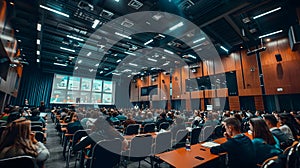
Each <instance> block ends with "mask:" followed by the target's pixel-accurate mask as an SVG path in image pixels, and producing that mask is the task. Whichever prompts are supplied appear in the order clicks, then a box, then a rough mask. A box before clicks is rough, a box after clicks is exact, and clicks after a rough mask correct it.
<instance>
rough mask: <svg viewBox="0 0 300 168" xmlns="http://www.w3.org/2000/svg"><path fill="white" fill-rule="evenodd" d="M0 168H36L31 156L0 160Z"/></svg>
mask: <svg viewBox="0 0 300 168" xmlns="http://www.w3.org/2000/svg"><path fill="white" fill-rule="evenodd" d="M0 167H1V168H17V167H22V168H37V167H38V166H37V164H36V161H35V158H33V157H31V156H16V157H11V158H5V159H0Z"/></svg>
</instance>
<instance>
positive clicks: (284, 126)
mask: <svg viewBox="0 0 300 168" xmlns="http://www.w3.org/2000/svg"><path fill="white" fill-rule="evenodd" d="M278 121H279V123H280V127H279V129H280V130H281V131H282V132H284V133H285V134H286V135H287V136H288V137H289V139H294V140H298V136H297V135H298V134H299V131H300V128H299V127H298V125H297V122H296V120H295V118H294V117H293V116H292V115H291V114H290V113H280V114H279V115H278Z"/></svg>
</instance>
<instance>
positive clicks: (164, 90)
mask: <svg viewBox="0 0 300 168" xmlns="http://www.w3.org/2000/svg"><path fill="white" fill-rule="evenodd" d="M159 76H160V82H161V85H160V93H159V95H160V99H161V100H162V98H163V97H165V99H164V100H170V75H165V74H164V73H160V74H159Z"/></svg>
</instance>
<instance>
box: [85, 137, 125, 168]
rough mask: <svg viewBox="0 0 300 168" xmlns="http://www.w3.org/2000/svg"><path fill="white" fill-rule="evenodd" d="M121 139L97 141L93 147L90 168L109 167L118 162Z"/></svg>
mask: <svg viewBox="0 0 300 168" xmlns="http://www.w3.org/2000/svg"><path fill="white" fill-rule="evenodd" d="M121 150H122V141H121V140H120V139H113V140H102V141H99V142H98V143H97V144H96V145H95V146H94V148H93V151H92V159H91V164H90V168H98V167H104V168H110V167H114V166H116V165H117V164H119V163H120V159H121Z"/></svg>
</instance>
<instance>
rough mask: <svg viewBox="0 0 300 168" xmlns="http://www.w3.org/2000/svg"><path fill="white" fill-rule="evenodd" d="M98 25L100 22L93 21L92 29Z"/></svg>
mask: <svg viewBox="0 0 300 168" xmlns="http://www.w3.org/2000/svg"><path fill="white" fill-rule="evenodd" d="M99 23H100V20H98V19H95V20H94V23H93V25H92V28H93V29H95V28H96V27H97V25H98V24H99Z"/></svg>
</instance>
